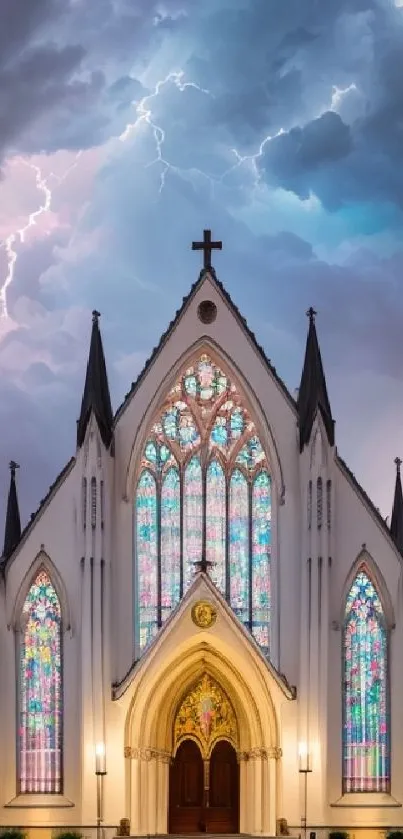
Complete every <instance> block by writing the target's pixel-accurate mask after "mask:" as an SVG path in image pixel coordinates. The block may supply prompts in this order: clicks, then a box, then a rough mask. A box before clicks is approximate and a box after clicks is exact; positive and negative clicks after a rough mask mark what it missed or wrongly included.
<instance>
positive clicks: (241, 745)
mask: <svg viewBox="0 0 403 839" xmlns="http://www.w3.org/2000/svg"><path fill="white" fill-rule="evenodd" d="M309 318H310V320H309V333H308V340H307V351H306V358H305V362H304V366H303V375H302V379H301V387H300V390H299V397H298V401H297V402H295V401H294V399H293V398H292V397H291V396H290V394H289V393H288V391H287V390H286V388H285V386H284V384H283V383H282V382H281V380H280V379H279V378H278V376H277V374H276V372H275V370H274V368H272V367H271V365H270V363H269V362H268V361H267V359H266V358H265V357H264V355H263V353H262V351H261V349H260V348H259V347H258V345H257V344H256V341H255V339H254V337H253V335H252V334H251V333H250V332H249V330H248V328H247V327H246V325H245V322H244V321H243V320H242V318H241V317H240V316H239V313H238V312H237V310H236V309H235V307H234V306H233V304H232V303H231V301H230V300H229V298H228V295H227V294H226V293H225V291H224V290H223V288H222V286H221V285H220V284H219V283H218V281H217V280H216V278H215V275H214V272H211V271H209V270H205V271H204V272H202V274H201V277H200V280H199V282H198V283H197V284H196V286H195V287H194V288H193V290H192V292H191V294H190V296H189V298H188V299H187V300H186V301H185V303H184V306H183V307H182V310H181V311H180V313H179V314H178V316H177V318H176V320H175V321H174V323H173V325H172V326H171V327H170V330H169V332H168V334H167V335H166V336H165V337H164V340H163V342H162V344H161V345H160V347H159V348H157V350H156V351H155V352H154V354H153V356H152V359H151V360H150V362H149V363H148V364H147V367H146V370H145V371H144V373H143V374H142V375H141V376H140V378H139V380H138V382H137V383H136V385H135V386H133V388H132V391H131V392H130V394H129V395H128V397H127V398H126V400H125V402H124V404H123V406H122V407H121V408H120V409H119V411H118V413H117V415H116V418H115V420H114V422H112V411H111V407H110V399H109V391H108V386H107V379H106V370H105V365H104V359H103V350H102V344H101V338H100V332H99V325H98V315H97V313H94V322H93V332H92V338H91V350H90V356H89V363H88V369H87V379H86V384H85V389H84V395H83V403H82V409H81V414H80V419H79V423H78V432H77V452H76V456H75V457H74V458H73V459H72V460H71V461H70V463H69V464H68V465H67V467H66V468H65V470H64V471H63V473H62V475H61V476H60V477H59V479H58V480H57V482H56V484H55V486H54V487H53V488H52V490H51V491H50V494H49V496H48V497H47V498H46V499H45V501H44V503H43V504H42V506H41V508H40V510H39V511H38V514H37V515H36V516H35V517H34V519H33V520H32V522H31V523H30V524H29V526H28V527H27V528H26V530H25V531H24V532H23V533H22V536H21V537H20V535H19V534H18V533H17V537H18V538H14V537H15V534H16V530H17V531H18V521H19V520H18V516H17V511H16V504H17V500H16V485H15V468H16V465H15V464H14V465H12V480H11V485H10V498H9V509H8V513H7V528H6V538H5V559H4V562H3V576H2V578H1V579H2V582H1V583H0V666H1V674H2V678H1V680H0V742H1V743H2V747H3V751H2V754H6V755H7V761H4V760H2V761H0V811H1V812H0V824H2V825H19V826H20V825H26V826H29V825H46V824H49V825H53V826H55V825H71V826H72V825H80V824H85V825H91V824H95V820H96V800H97V799H96V774H95V770H96V769H97V767H98V769H99V765H100V762H101V763H102V771H103V770H104V769H105V771H106V773H107V774H106V776H105V777H104V819H105V822H106V823H107V824H109V825H113V824H115V825H117V824H118V822H119V820H120V819H121V818H123V817H126V818H129V819H130V822H131V832H132V834H133V835H154V834H165V833H167V832H172V833H178V832H179V833H181V832H182V833H184V832H188V833H189V832H190V833H194V832H210V833H219V832H227V833H236V832H241V833H245V834H254V835H273V834H274V833H275V832H276V825H277V826H278V820H279V819H284V818H285V819H286V820H287V822H288V825H289V828H290V832H291V833H294V834H295V833H297V832H299V831H300V824H301V816H303V807H304V793H303V783H302V780H303V778H307V783H308V798H307V805H308V811H307V821H308V825H309V824H311V825H315V826H321V825H322V826H325V825H334V826H338V827H340V826H345V827H346V828H351V826H352V825H356V826H357V827H359V826H360V825H361V826H362V825H368V824H376V825H377V826H378V828H379V829H381V828H382V826H385V825H393V824H396V825H398V824H399V823H400V821H401V816H400V815H399V813H400V809H399V805H400V803H401V802H403V759H402V757H401V750H400V749H399V748H397V747H396V745H395V743H396V741H394V739H393V738H394V736H396V732H397V733H399V731H401V730H403V702H401V696H402V695H403V676H402V673H403V668H402V667H401V663H400V650H401V648H402V642H403V610H402V596H403V592H402V570H401V569H402V566H401V562H402V560H401V554H400V551H399V548H400V549H401V548H402V545H400V543H399V541H398V532H399V527H398V524H399V522H400V518H399V517H401V523H402V533H403V501H402V503H401V506H399V505H400V501H399V497H398V493H397V496H396V497H397V501H396V504H395V509H394V517H393V520H392V532H390V531H389V530H388V528H387V526H386V524H385V522H384V521H383V520H382V519H381V517H380V516H379V514H378V513H377V511H376V510H375V508H374V507H373V506H372V505H371V502H370V501H369V500H368V498H367V497H366V496H365V494H364V493H363V491H362V490H361V488H360V487H359V485H358V484H357V483H356V481H355V479H354V478H353V476H352V475H351V473H350V472H349V470H348V469H347V467H346V466H345V464H344V463H343V461H342V460H341V459H340V458H339V457H338V455H337V453H336V449H335V445H334V427H333V419H332V415H331V411H330V405H329V400H328V397H327V391H326V383H325V379H324V374H323V368H322V362H321V358H320V352H319V347H318V343H317V336H316V327H315V322H314V313H313V311H312V310H311V311H310V313H309ZM95 364H97V365H98V368H97V369H96V370H95V369H94V365H95ZM95 381H96V382H97V385H96V387H95V385H94V382H95ZM399 468H400V464H399V465H398V470H399ZM20 480H23V471H22V472H21V477H20ZM399 482H400V475H399V474H398V481H397V485H396V486H397V489H398V487H399ZM13 522H14V523H13ZM13 528H14V529H13ZM13 538H14V542H13ZM17 542H18V544H17ZM97 746H98V751H97V757H96V749H97ZM190 765H191V766H192V770H191V773H190V774H191V777H192V779H193V780H192V784H193V787H192V789H190V787H189V789H188V793H187V794H188V795H189V796H190V799H189V800H191V801H192V802H193V803H192V807H190V809H189V808H186V807H184V806H183V802H181V798H180V796H181V794H182V793H181V790H182V786H183V784H182V780H181V779H183V778H184V777H185V776H186V777H190V775H189V772H190V770H189V766H190ZM186 767H187V768H186ZM223 767H224V768H223ZM308 768H309V769H310V770H312V771H310V772H309V776H308V774H305V775H304V773H303V772H301V770H304V769H308ZM181 773H185V774H181ZM186 773H187V774H186ZM224 777H225V778H226V779H227V780H226V781H225V783H224V782H223V780H222V779H223V778H224ZM207 805H208V806H207ZM190 810H191V811H192V814H193V815H192V814H191V815H189V813H190ZM189 819H190V821H189ZM192 819H193V822H192V821H191V820H192ZM185 828H186V829H185ZM224 828H225V829H224ZM317 829H318V830H319V829H320V827H319V828H317Z"/></svg>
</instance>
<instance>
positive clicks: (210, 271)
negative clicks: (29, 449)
mask: <svg viewBox="0 0 403 839" xmlns="http://www.w3.org/2000/svg"><path fill="white" fill-rule="evenodd" d="M207 277H209V278H210V279H211V281H212V283H213V285H214V286H215V287H216V288H217V291H218V293H219V294H220V296H221V297H222V299H223V300H224V302H225V303H226V304H227V305H228V306H229V308H230V309H231V311H232V314H233V315H234V317H235V319H236V321H237V323H238V324H239V326H240V327H241V329H243V330H244V332H245V333H246V336H247V338H248V339H249V341H250V342H251V344H252V346H253V348H254V349H255V350H256V351H257V353H258V355H259V356H260V358H261V360H262V362H263V364H264V365H265V367H266V368H267V369H268V371H269V373H270V374H271V375H272V377H273V379H274V381H275V383H276V384H277V385H278V387H279V388H280V390H281V391H282V393H283V395H284V396H285V397H286V399H287V401H288V403H289V405H290V407H291V408H292V409H293V411H294V412H295V416H298V408H297V403H296V401H295V399H294V397H293V396H292V395H291V393H290V391H289V390H288V388H287V385H286V384H285V382H284V381H283V380H282V378H281V377H280V376H279V374H278V373H277V370H276V368H275V367H274V366H273V364H272V363H271V361H270V359H269V358H268V357H267V355H266V353H265V351H264V349H263V347H262V346H261V345H260V344H259V343H258V341H257V338H256V335H255V334H254V332H252V330H251V329H250V328H249V326H248V323H247V321H246V318H244V317H243V315H241V313H240V311H239V309H238V307H237V306H236V305H235V303H234V302H233V300H232V298H231V296H230V294H229V292H228V291H227V290H226V289H225V287H224V285H223V283H222V282H221V280H219V279H218V278H217V276H216V273H215V270H214V268H203V269H202V270H201V272H200V274H199V277H198V279H197V280H196V282H194V283H193V285H192V286H191V288H190V291H189V293H188V294H187V295H185V297H184V298H183V300H182V304H181V306H180V307H179V309H177V310H176V313H175V315H174V317H173V319H172V320H171V322H170V323H169V325H168V327H167V329H166V330H165V332H163V334H162V335H161V338H160V340H159V343H158V344H157V345H156V346H155V347H154V349H153V350H152V352H151V354H150V355H149V357H148V359H147V361H146V362H145V364H144V366H143V368H142V370H141V371H140V373H139V375H138V376H137V379H136V380H135V381H134V382H133V383H132V385H131V388H130V390H129V391H128V392H127V393H126V396H125V397H124V399H123V401H122V402H121V404H120V405H119V407H118V409H117V411H116V413H115V416H114V421H113V427H114V428H116V424H117V423H118V421H119V419H120V417H121V416H122V414H123V413H124V411H125V410H126V408H127V406H128V405H129V404H130V402H131V399H132V398H133V396H134V394H135V393H136V391H137V389H138V388H139V386H140V385H141V382H142V381H143V379H144V377H145V376H146V374H147V373H148V371H149V369H150V368H151V365H152V364H153V363H154V361H155V360H156V359H157V358H158V356H159V354H160V353H161V352H162V350H163V349H164V347H165V345H166V343H167V341H168V340H169V338H170V337H171V335H172V333H173V331H174V329H175V327H176V326H177V324H178V323H179V321H180V319H181V318H182V316H183V315H184V314H185V312H186V310H187V309H188V308H189V306H190V304H191V302H192V300H193V298H194V296H195V294H197V292H198V290H199V288H200V286H201V285H202V283H203V281H204V280H205V279H206V278H207Z"/></svg>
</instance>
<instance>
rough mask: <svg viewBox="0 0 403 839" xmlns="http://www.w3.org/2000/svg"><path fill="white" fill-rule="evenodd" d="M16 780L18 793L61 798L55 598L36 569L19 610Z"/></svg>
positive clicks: (46, 578) (59, 652)
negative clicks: (52, 794)
mask: <svg viewBox="0 0 403 839" xmlns="http://www.w3.org/2000/svg"><path fill="white" fill-rule="evenodd" d="M19 662H20V672H19V721H18V751H19V754H18V758H19V760H18V775H19V791H20V792H21V793H61V792H62V786H63V771H62V749H63V670H62V626H61V608H60V602H59V598H58V596H57V594H56V591H55V589H54V587H53V585H52V582H51V580H50V578H49V575H48V574H47V572H46V571H45V570H44V569H41V570H40V571H39V572H38V573H37V575H36V577H35V580H34V582H33V583H32V585H31V587H30V589H29V592H28V594H27V596H26V599H25V602H24V605H23V608H22V628H21V632H20V649H19Z"/></svg>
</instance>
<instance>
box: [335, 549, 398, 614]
mask: <svg viewBox="0 0 403 839" xmlns="http://www.w3.org/2000/svg"><path fill="white" fill-rule="evenodd" d="M362 566H364V567H365V569H366V571H367V574H368V576H369V577H370V579H371V580H372V581H373V583H374V585H375V588H376V590H377V592H378V595H379V597H380V600H381V603H382V609H383V613H384V616H385V620H386V625H387V628H388V630H392V629H394V628H395V613H394V609H393V604H392V598H391V596H390V593H389V589H388V587H387V585H386V580H385V578H384V576H383V574H382V571H381V569H380V567H379V565H378V563H377V562H376V561H375V559H374V558H373V556H372V555H371V554H370V553H369V551H368V549H367V547H366V546H365V545H363V546H362V548H361V550H360V551H359V553H358V554H357V556H356V558H355V560H354V562H353V564H352V566H351V568H350V570H349V572H348V574H347V577H346V579H345V581H344V585H343V589H342V594H341V614H340V625H341V626H342V625H343V623H344V615H345V604H346V600H347V597H348V594H349V592H350V590H351V586H352V584H353V581H354V580H355V578H356V576H357V574H358V571H359V569H360V568H361V567H362Z"/></svg>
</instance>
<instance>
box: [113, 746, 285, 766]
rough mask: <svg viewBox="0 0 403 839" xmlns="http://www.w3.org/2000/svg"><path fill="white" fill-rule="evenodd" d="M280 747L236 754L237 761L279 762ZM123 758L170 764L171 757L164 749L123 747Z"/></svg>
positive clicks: (257, 748) (280, 755)
mask: <svg viewBox="0 0 403 839" xmlns="http://www.w3.org/2000/svg"><path fill="white" fill-rule="evenodd" d="M282 754H283V752H282V749H281V748H280V746H269V747H268V748H267V749H263V748H260V747H259V746H256V747H255V748H254V749H250V750H249V751H248V752H238V754H237V757H238V761H247V760H280V758H281V757H282ZM124 756H125V757H126V758H130V760H145V761H146V762H147V763H148V762H149V761H150V760H160V761H161V763H171V760H172V755H171V753H170V752H167V751H165V750H164V749H141V748H140V749H139V748H138V747H137V746H125V748H124Z"/></svg>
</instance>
